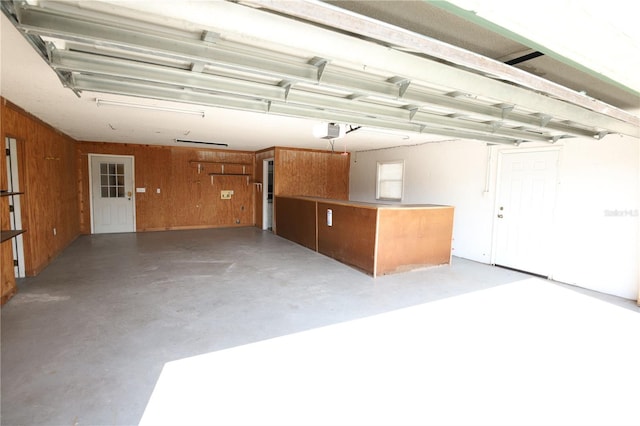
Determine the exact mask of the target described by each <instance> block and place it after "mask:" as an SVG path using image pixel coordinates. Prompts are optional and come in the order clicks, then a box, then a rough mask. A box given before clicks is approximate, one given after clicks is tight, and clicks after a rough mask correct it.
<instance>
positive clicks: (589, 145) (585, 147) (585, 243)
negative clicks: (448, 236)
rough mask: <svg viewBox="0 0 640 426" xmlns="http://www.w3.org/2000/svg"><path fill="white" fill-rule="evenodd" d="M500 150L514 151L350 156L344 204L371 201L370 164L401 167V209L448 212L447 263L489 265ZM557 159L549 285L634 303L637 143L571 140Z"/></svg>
mask: <svg viewBox="0 0 640 426" xmlns="http://www.w3.org/2000/svg"><path fill="white" fill-rule="evenodd" d="M523 147H525V145H523ZM526 147H527V148H529V147H531V145H529V144H527V145H526ZM502 149H514V148H513V147H502V146H493V147H491V148H489V147H487V146H486V145H485V144H484V143H482V142H477V141H468V140H467V141H464V140H456V141H446V142H440V143H429V144H424V145H418V146H412V147H398V148H391V149H384V150H376V151H366V152H357V153H353V155H352V164H351V176H350V198H351V199H352V200H358V201H367V202H373V201H375V181H376V163H377V162H378V161H390V160H404V161H405V188H404V194H405V196H404V200H403V203H406V204H411V203H434V204H448V205H453V206H455V208H456V210H455V219H454V232H453V254H454V256H459V257H463V258H467V259H471V260H475V261H479V262H484V263H491V245H492V227H493V221H494V217H495V212H494V209H495V183H496V173H497V157H498V151H499V150H502ZM515 149H518V148H515ZM560 157H561V160H560V167H559V190H558V200H557V205H556V212H555V219H556V233H555V235H556V236H555V239H554V241H550V242H549V246H550V249H552V250H555V252H556V259H557V261H556V263H555V265H554V266H553V270H554V272H553V278H554V279H555V280H558V281H562V282H566V283H570V284H575V285H578V286H581V287H585V288H590V289H593V290H597V291H601V292H604V293H608V294H613V295H616V296H621V297H625V298H629V299H636V298H637V294H638V286H639V282H638V280H639V276H640V272H639V271H638V269H639V268H638V259H639V257H640V242H639V241H638V239H639V238H640V237H639V233H640V230H639V228H640V225H639V221H640V217H638V210H639V209H640V179H639V176H640V141H639V140H638V139H634V138H631V137H620V136H617V135H609V136H607V137H606V138H605V139H603V140H602V141H596V140H591V139H582V138H581V139H571V140H566V141H563V143H562V148H561V154H560ZM616 211H618V212H619V213H618V214H619V215H618V216H615V215H614V214H615V212H616Z"/></svg>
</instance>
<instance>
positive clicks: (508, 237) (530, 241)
mask: <svg viewBox="0 0 640 426" xmlns="http://www.w3.org/2000/svg"><path fill="white" fill-rule="evenodd" d="M558 159H559V150H558V149H551V150H544V151H541V150H540V151H515V152H501V153H500V160H499V166H498V188H497V198H496V218H495V230H496V233H495V246H494V247H495V256H494V260H495V262H494V263H495V264H496V265H500V266H506V267H509V268H514V269H518V270H521V271H526V272H531V273H534V274H539V275H543V276H546V277H550V275H551V273H552V271H551V262H552V260H553V253H552V249H553V214H554V208H555V200H556V189H557V176H558Z"/></svg>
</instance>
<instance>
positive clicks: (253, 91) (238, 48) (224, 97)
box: [18, 5, 638, 140]
mask: <svg viewBox="0 0 640 426" xmlns="http://www.w3.org/2000/svg"><path fill="white" fill-rule="evenodd" d="M233 7H240V8H242V9H246V8H244V7H243V6H238V5H233ZM248 10H250V9H248ZM253 12H256V11H253ZM253 12H252V13H253ZM258 13H259V14H260V15H259V16H263V15H264V12H259V11H258ZM18 16H19V24H18V27H20V28H22V30H23V31H26V32H27V33H30V34H32V35H33V34H39V35H47V36H52V37H58V38H62V39H64V40H70V41H74V42H78V43H80V44H84V43H88V44H93V45H98V46H108V47H112V48H114V49H116V50H115V51H109V52H105V56H104V57H102V58H101V57H100V56H98V55H96V56H94V58H93V59H92V60H88V59H87V58H86V57H81V56H80V55H79V54H78V55H76V52H68V51H58V52H56V51H55V50H54V51H52V55H51V56H52V59H51V64H52V67H53V68H54V69H56V70H58V72H59V71H60V70H69V71H73V72H85V73H95V74H104V75H110V76H117V77H119V78H133V79H139V80H141V81H142V80H151V81H154V82H155V83H157V84H158V85H173V86H176V87H191V88H194V89H200V90H206V91H209V92H216V93H215V94H213V95H210V94H203V93H195V92H194V93H192V95H193V96H191V97H189V96H186V94H185V91H184V90H182V91H178V92H176V91H173V92H171V96H169V95H168V94H167V95H166V96H167V97H166V98H165V97H164V96H165V95H164V94H163V95H162V97H157V96H154V94H153V90H152V88H150V87H149V86H148V84H147V85H145V84H144V83H141V82H140V83H131V84H129V85H128V86H126V85H124V83H122V84H121V85H120V86H118V88H117V89H116V88H114V87H113V86H109V83H107V82H104V81H102V82H100V83H99V84H98V83H97V81H98V79H96V78H95V77H92V76H86V75H78V74H75V75H74V78H75V80H74V84H72V85H70V86H72V89H74V90H98V89H97V88H96V87H104V89H105V90H107V91H109V90H114V91H112V92H110V93H120V94H127V93H125V92H122V91H121V90H124V87H135V88H136V89H135V90H134V91H133V92H132V94H134V95H136V96H140V95H139V93H141V92H144V93H148V97H150V98H157V99H169V100H182V101H185V102H192V103H197V101H196V100H197V99H200V100H201V101H202V102H204V104H205V105H214V106H224V107H229V108H237V109H242V105H245V106H247V109H248V110H250V111H260V112H265V111H270V110H271V109H272V108H273V106H274V101H278V102H279V101H282V100H283V99H284V100H287V101H289V102H292V103H293V102H294V101H295V103H296V104H298V105H297V108H301V105H300V104H304V103H306V104H308V106H309V107H310V108H306V109H305V110H311V111H313V110H314V109H317V108H326V107H330V106H333V108H334V109H337V107H336V105H340V109H341V111H342V113H345V112H347V111H346V110H347V109H349V108H354V109H355V110H356V112H358V113H359V114H362V115H365V116H372V117H375V116H377V115H379V116H384V117H386V119H392V120H411V119H414V120H415V119H416V117H418V118H419V119H420V120H421V121H422V122H423V125H425V126H427V125H428V124H429V123H428V120H429V119H432V120H434V121H436V122H438V123H439V124H440V125H442V126H453V127H455V126H459V127H460V128H461V129H463V130H465V131H466V130H473V131H476V130H478V131H483V132H487V131H490V133H498V132H505V133H508V134H510V135H512V136H515V137H517V136H524V139H525V140H530V139H532V140H540V138H550V137H565V134H572V135H575V134H580V135H589V136H593V135H594V134H602V132H603V131H610V132H621V131H620V129H621V128H622V129H624V130H626V131H630V130H629V129H634V127H633V126H628V125H627V126H626V127H625V123H622V124H621V123H619V122H613V123H612V120H611V119H605V120H603V117H602V116H601V115H599V114H595V113H589V112H588V111H585V110H583V109H581V108H580V109H576V108H577V107H575V106H572V105H568V104H566V103H564V102H560V101H557V100H554V99H551V98H548V97H545V96H542V95H538V94H535V93H530V92H527V93H526V95H527V99H529V100H530V103H531V105H529V107H530V108H531V109H532V110H534V111H540V113H541V114H544V116H545V117H551V116H554V117H558V118H557V119H555V120H553V119H551V120H547V121H546V122H543V120H541V119H540V118H539V117H537V116H531V115H529V114H522V113H517V112H511V113H510V114H508V117H505V115H504V109H501V108H497V107H495V106H493V105H487V104H486V101H484V103H483V102H477V101H471V100H469V99H460V98H453V97H450V96H446V95H445V94H441V95H438V94H433V93H430V89H429V88H428V87H426V86H421V83H424V81H416V80H415V79H413V78H409V77H404V76H399V75H394V76H393V77H387V79H386V80H388V81H383V80H380V81H379V80H375V77H373V76H374V75H376V76H377V74H368V73H367V72H365V71H356V70H353V69H346V68H344V67H340V66H334V65H333V63H329V60H328V59H324V58H322V64H321V65H322V71H320V70H319V67H318V61H315V62H314V60H313V59H311V60H308V59H307V60H304V61H298V62H296V61H295V60H292V59H290V58H289V57H288V56H285V55H282V54H277V53H275V52H271V53H269V54H265V53H264V51H265V50H264V49H261V48H257V47H251V46H246V45H240V44H238V43H234V42H228V41H224V40H219V39H218V38H216V39H215V40H216V43H215V44H214V43H211V42H206V41H202V40H201V38H202V37H201V34H199V35H198V38H193V39H190V38H188V37H186V36H184V37H178V36H176V35H175V34H173V33H171V34H169V33H167V34H165V33H161V32H158V31H156V32H151V33H142V32H141V31H140V29H137V28H135V27H131V26H129V27H126V26H124V25H114V24H111V23H108V22H96V20H95V19H96V18H95V14H93V15H92V19H91V20H89V19H87V20H83V17H82V16H81V15H78V16H74V15H73V14H69V13H67V14H61V13H58V12H55V11H48V10H45V9H40V8H33V7H30V6H22V7H19V8H18ZM146 31H148V29H147V30H146ZM353 40H355V39H353ZM355 42H356V43H366V44H367V46H369V45H371V43H367V42H363V41H361V40H355ZM378 47H379V46H378ZM118 49H119V50H120V51H122V52H123V53H125V54H126V56H127V58H128V59H129V60H125V59H116V58H113V57H112V55H116V54H117V53H118V52H117V51H118ZM94 51H95V50H94ZM394 53H395V54H396V55H398V52H394ZM135 54H139V55H140V61H149V60H151V57H150V54H153V55H157V56H158V57H160V58H170V59H172V60H178V61H185V62H187V63H199V64H211V65H213V66H215V67H223V68H225V69H227V70H228V71H229V73H230V74H229V75H233V73H234V72H235V71H239V72H240V73H239V74H238V78H231V77H222V76H211V74H208V73H207V72H206V70H204V69H203V70H204V71H205V72H202V73H193V72H189V71H185V70H182V69H178V68H171V67H167V66H166V65H151V64H144V63H142V62H135V61H134V60H132V59H134V58H135ZM317 58H320V57H319V56H318V57H317ZM398 58H399V61H400V62H402V63H403V64H404V65H407V67H406V69H407V70H413V69H415V68H419V67H420V66H422V68H423V69H420V72H421V73H422V74H424V75H426V76H428V77H429V79H434V80H437V81H436V82H435V83H434V84H435V85H436V86H438V85H440V84H442V83H443V81H442V79H443V78H444V77H445V76H446V74H449V73H453V74H459V77H461V80H460V84H462V85H466V86H469V85H472V83H478V84H479V85H481V86H482V90H483V91H486V90H487V89H489V88H494V87H495V88H496V91H498V92H500V91H501V90H502V91H503V93H504V90H505V89H506V88H511V89H512V90H514V91H518V90H520V91H521V92H520V93H519V94H518V96H524V89H519V88H517V87H514V86H512V85H505V84H504V83H501V82H496V81H493V80H488V79H486V78H484V77H481V76H478V75H475V74H472V73H469V72H465V71H462V70H457V69H454V68H451V67H450V66H446V65H443V64H439V63H436V62H434V61H429V60H425V59H422V58H418V57H415V56H412V55H407V54H401V56H398ZM203 67H204V65H203ZM410 72H412V71H410ZM245 73H249V74H251V75H253V76H255V78H256V79H259V77H260V76H269V77H271V78H276V79H277V80H278V81H287V87H286V88H285V87H284V86H283V87H278V86H270V85H268V84H261V83H259V82H258V81H254V82H252V81H247V80H246V79H247V78H248V77H247V75H245ZM460 73H462V74H460ZM392 75H393V74H392ZM462 77H466V79H465V78H462ZM447 78H449V77H447ZM447 78H445V80H446V79H447ZM91 79H93V81H94V82H96V84H97V85H96V86H92V85H91V84H89V83H88V82H89V81H90V80H91ZM318 79H321V81H320V82H318ZM298 82H302V83H307V84H312V85H315V87H317V88H318V89H319V90H327V89H328V90H329V91H331V90H334V89H339V90H344V91H347V92H349V93H352V94H353V96H352V97H351V98H352V99H356V97H357V96H360V95H365V96H368V95H370V96H379V97H383V98H386V99H389V100H392V101H394V100H397V99H401V100H402V101H403V102H406V103H407V105H409V104H412V105H414V107H413V110H407V109H404V108H398V107H391V106H380V105H376V104H372V103H370V102H357V101H354V100H347V99H344V98H336V97H330V96H327V95H324V97H318V96H315V94H310V93H309V92H306V93H305V92H304V91H300V90H298V89H297V88H296V83H298ZM409 82H411V83H410V84H409ZM428 83H432V81H429V82H428ZM481 83H485V84H484V85H482V84H481ZM496 85H500V86H496ZM107 86H109V87H107ZM503 86H506V87H503ZM467 88H470V87H467ZM164 89H166V90H169V89H170V88H164V87H160V90H164ZM498 89H500V90H498ZM205 95H207V96H213V97H207V96H205ZM518 96H516V97H518ZM255 98H259V99H255ZM188 99H191V100H188ZM216 99H220V103H219V104H216V103H215V102H214V103H213V104H212V103H211V102H213V101H212V100H216ZM262 99H264V100H266V101H268V102H269V103H267V102H266V101H262ZM318 104H319V105H318ZM430 104H433V105H437V106H446V107H447V108H452V109H453V111H452V113H459V112H462V113H472V114H479V115H484V116H489V117H493V118H500V119H503V120H504V121H505V123H504V124H505V125H504V126H499V127H497V126H493V125H486V124H485V123H478V122H474V121H465V120H460V119H457V118H455V116H454V115H453V114H452V115H451V116H449V117H444V118H443V116H439V115H435V114H428V113H425V112H424V111H423V112H418V110H417V109H416V107H418V109H419V107H420V106H426V105H430ZM535 107H539V108H535ZM545 107H549V108H550V111H548V110H545V109H544V108H545ZM551 111H555V112H557V113H559V114H558V115H554V114H552V113H551ZM585 112H586V113H585ZM567 116H568V117H573V118H575V120H571V121H576V122H579V123H589V124H588V125H585V124H583V125H577V126H573V125H571V124H569V123H568V122H567V119H566V117H567ZM588 118H591V119H592V121H589V120H587V119H588ZM560 120H561V121H560ZM509 123H516V125H518V126H519V125H522V124H525V126H533V127H535V128H537V129H538V130H540V129H541V128H544V130H545V131H559V132H562V133H563V134H562V135H557V134H556V135H551V134H545V133H544V132H542V131H540V132H534V133H532V132H531V131H528V130H527V129H526V128H525V129H523V130H522V131H521V130H519V129H509V127H510V126H509ZM353 124H359V123H355V122H354V123H353ZM605 124H606V125H605ZM367 125H369V124H367ZM590 126H593V131H591V130H589V129H588V127H590ZM621 126H622V127H621ZM378 127H380V126H378ZM511 127H513V126H511ZM489 128H490V129H489ZM635 130H636V131H637V130H638V129H637V128H635ZM621 133H624V132H621ZM541 134H542V136H541ZM476 138H477V137H476Z"/></svg>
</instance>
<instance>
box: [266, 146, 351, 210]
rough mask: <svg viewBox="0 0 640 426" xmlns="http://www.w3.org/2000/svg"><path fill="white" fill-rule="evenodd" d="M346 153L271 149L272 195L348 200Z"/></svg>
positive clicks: (347, 162)
mask: <svg viewBox="0 0 640 426" xmlns="http://www.w3.org/2000/svg"><path fill="white" fill-rule="evenodd" d="M349 159H350V156H349V154H348V153H347V154H343V153H335V152H331V151H320V150H308V149H297V148H283V147H276V148H275V163H274V169H275V175H274V195H276V196H277V195H306V196H311V197H322V198H332V199H335V200H348V199H349V166H350V163H349Z"/></svg>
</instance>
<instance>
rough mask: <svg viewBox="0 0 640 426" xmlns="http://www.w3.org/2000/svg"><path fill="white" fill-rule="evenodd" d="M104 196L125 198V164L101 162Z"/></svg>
mask: <svg viewBox="0 0 640 426" xmlns="http://www.w3.org/2000/svg"><path fill="white" fill-rule="evenodd" d="M100 190H101V191H100V193H101V195H102V198H124V194H125V191H124V164H122V163H100Z"/></svg>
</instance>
